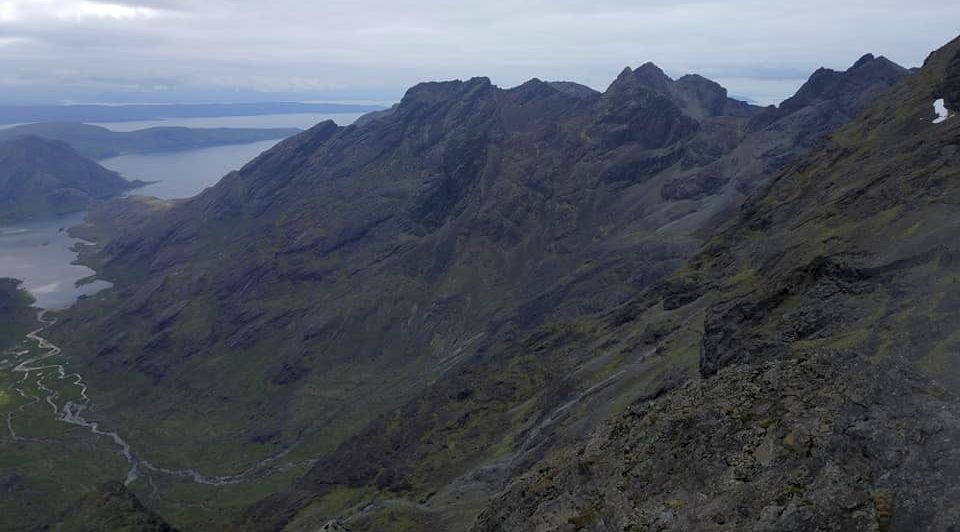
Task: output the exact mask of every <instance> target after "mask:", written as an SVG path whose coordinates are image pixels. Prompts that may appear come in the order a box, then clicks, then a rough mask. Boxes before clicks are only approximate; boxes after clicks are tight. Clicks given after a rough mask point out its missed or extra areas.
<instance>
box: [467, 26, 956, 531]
mask: <svg viewBox="0 0 960 532" xmlns="http://www.w3.org/2000/svg"><path fill="white" fill-rule="evenodd" d="M957 53H960V39H958V40H955V41H954V42H952V43H950V44H948V45H947V46H946V47H945V48H943V49H941V50H939V51H937V52H935V53H934V54H933V55H931V57H930V58H929V59H928V61H927V63H926V64H925V66H924V68H923V69H922V70H921V71H920V72H919V73H917V74H916V75H915V76H914V77H912V78H911V79H909V80H907V81H906V82H904V83H902V84H900V85H898V86H897V88H895V89H894V90H892V91H890V92H889V93H887V94H886V95H884V96H882V97H880V98H879V100H878V101H877V102H876V103H875V104H873V105H871V106H869V107H868V108H867V110H866V111H865V112H863V113H862V114H860V116H859V118H858V119H857V120H855V121H853V122H852V123H851V124H850V125H848V126H847V127H845V128H843V129H841V130H839V131H838V132H836V133H834V134H833V135H832V136H831V139H830V140H829V141H828V142H827V143H826V144H825V145H824V146H823V147H822V148H820V149H817V150H814V151H812V152H811V153H809V154H808V155H806V156H804V157H802V158H801V159H800V160H799V161H798V162H797V163H795V164H794V165H792V166H790V167H789V168H788V170H787V171H785V172H784V173H782V174H780V175H779V176H778V177H777V178H776V179H775V180H774V182H773V183H772V185H771V186H770V187H769V189H767V190H765V191H762V192H760V193H758V194H756V195H755V196H753V197H752V198H751V199H750V200H748V201H747V202H746V204H745V205H744V206H743V208H742V209H741V211H740V214H739V217H738V218H737V219H735V220H734V221H732V222H731V223H730V224H729V225H728V226H727V227H726V228H725V229H724V230H722V231H720V232H718V233H717V234H716V235H714V237H713V238H711V240H710V242H709V243H708V244H707V245H706V246H705V248H704V250H703V251H702V252H701V253H700V254H698V255H697V256H696V257H694V258H693V259H692V260H691V261H690V263H688V265H687V266H686V268H685V269H684V270H683V271H682V272H680V273H678V274H677V275H675V276H674V278H672V279H670V280H669V281H668V282H666V283H664V284H663V285H662V286H663V287H662V288H660V289H656V290H652V291H650V292H648V293H647V294H645V295H642V296H640V297H638V298H637V299H636V300H635V301H632V302H631V303H630V304H628V305H626V306H625V307H624V309H623V310H622V311H621V312H619V313H617V314H615V315H614V321H613V322H607V323H610V325H612V326H615V327H616V336H617V337H623V336H629V335H630V334H635V333H632V331H635V330H637V329H641V328H642V329H645V330H650V326H651V325H652V324H654V323H656V320H657V319H658V316H659V309H658V308H657V303H658V302H659V301H660V300H661V299H662V302H663V308H664V309H666V308H667V307H668V305H667V302H668V301H671V304H670V305H669V309H670V310H669V312H670V314H672V315H674V316H680V317H684V318H682V319H689V318H688V317H691V316H700V317H701V318H702V320H703V321H702V325H701V326H698V327H697V332H696V333H694V334H696V335H697V336H698V338H699V355H698V370H699V371H698V372H697V374H695V375H690V378H689V380H688V382H687V383H686V384H683V385H681V386H675V387H671V388H668V389H667V390H658V391H657V392H656V393H651V394H648V395H646V396H641V398H640V400H637V401H635V402H633V403H632V405H631V406H630V407H628V408H627V409H626V411H625V412H623V413H622V414H621V415H618V416H615V417H614V418H612V419H611V420H610V421H609V422H608V423H606V424H604V425H603V426H601V427H600V428H599V429H598V430H597V431H595V432H594V433H593V434H592V435H591V436H590V437H589V438H586V439H585V440H584V441H583V442H582V443H579V444H576V445H572V446H566V447H563V448H560V449H558V450H556V451H555V452H553V453H552V454H551V455H550V456H549V457H548V458H547V459H545V460H543V461H541V462H540V463H538V464H537V465H536V466H534V467H531V468H528V469H527V470H526V472H525V473H524V474H522V475H521V476H520V477H519V478H517V477H514V478H513V480H512V481H510V482H509V483H505V484H504V485H505V488H504V491H503V492H502V493H500V494H499V495H498V496H497V497H495V498H494V500H493V502H492V503H490V504H489V505H488V507H487V509H486V510H485V511H484V512H483V513H482V514H481V515H480V517H479V518H478V519H477V521H476V522H475V524H474V526H473V529H474V530H564V529H571V530H572V529H583V530H609V529H615V530H791V531H792V530H796V531H800V530H857V531H860V530H862V531H875V530H884V531H889V530H904V531H907V530H911V531H912V530H929V531H934V530H951V529H953V528H954V527H956V525H957V523H958V522H960V513H958V511H957V509H956V508H955V506H954V505H952V504H951V503H950V502H948V501H951V500H954V499H956V498H957V497H958V496H960V482H958V481H957V478H958V477H957V474H958V471H960V452H958V451H957V449H956V447H955V446H954V445H953V444H952V443H950V442H952V441H954V440H955V439H956V438H957V437H958V434H960V397H958V396H957V394H956V393H955V391H954V390H955V387H956V383H957V382H958V380H960V357H958V356H957V353H958V351H957V342H956V340H955V338H954V335H953V331H955V330H956V327H957V326H960V305H957V301H958V298H957V295H956V292H957V290H956V287H954V286H952V282H948V283H945V282H944V279H953V278H955V277H954V276H955V275H956V273H955V272H956V270H957V267H958V265H957V263H956V261H955V260H954V257H956V255H957V253H958V252H960V249H958V244H957V241H956V238H955V236H954V235H955V234H956V231H957V230H958V228H957V221H956V220H955V219H954V217H952V216H951V215H949V214H948V213H947V210H945V206H944V204H942V203H941V201H943V199H944V198H952V197H955V196H956V195H957V194H958V193H960V190H958V186H960V185H958V183H960V164H958V163H960V160H958V159H957V153H956V150H953V149H951V148H950V147H951V146H955V145H956V143H957V142H958V141H960V124H955V125H948V126H946V127H942V126H943V125H944V124H947V123H948V122H949V121H947V122H945V123H944V124H931V123H930V121H929V119H928V117H929V112H930V111H929V105H930V94H931V91H934V90H936V89H937V88H940V87H943V86H944V84H945V81H946V79H948V78H949V77H950V76H951V75H952V71H951V68H952V65H953V64H954V63H953V61H954V58H955V57H956V54H957ZM870 61H873V59H872V58H869V57H867V58H865V59H863V60H861V62H860V64H861V68H862V67H863V66H862V65H864V64H868V63H869V62H870ZM920 316H923V317H922V318H921V317H920ZM656 330H657V331H658V332H657V334H656V336H654V337H653V338H654V341H655V342H656V343H657V344H659V347H658V349H662V352H663V353H664V355H665V356H667V357H669V356H671V353H672V352H673V350H674V348H673V347H671V345H672V344H675V343H676V342H677V341H679V340H680V339H681V338H682V336H683V335H686V334H690V332H689V331H685V330H683V329H677V330H670V329H669V328H663V327H657V329H656ZM602 352H603V350H602V349H600V350H598V353H597V354H600V353H602Z"/></svg>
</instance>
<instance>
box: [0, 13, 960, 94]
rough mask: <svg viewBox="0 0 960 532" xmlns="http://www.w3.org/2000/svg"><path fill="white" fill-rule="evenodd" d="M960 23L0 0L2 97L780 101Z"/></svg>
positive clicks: (824, 16) (957, 18) (945, 17)
mask: <svg viewBox="0 0 960 532" xmlns="http://www.w3.org/2000/svg"><path fill="white" fill-rule="evenodd" d="M958 22H960V1H957V0H942V1H941V0H936V1H934V0H910V1H892V0H890V1H884V0H874V1H869V2H861V1H848V0H829V1H825V0H806V1H788V2H787V1H784V2H781V1H775V0H765V1H759V0H758V1H754V0H731V1H723V2H721V1H699V2H694V1H683V0H679V1H667V0H651V1H643V0H632V1H630V0H592V1H574V0H552V1H547V0H479V1H474V0H460V1H451V0H194V1H186V0H116V1H112V2H109V3H108V2H94V1H87V0H0V101H4V102H10V101H20V100H59V101H79V100H97V99H100V100H103V99H107V100H109V99H114V100H121V99H134V100H135V99H140V100H142V101H160V100H164V99H167V100H171V99H172V100H177V99H180V100H189V99H193V100H209V99H217V100H228V101H229V100H250V99H262V98H263V97H283V96H287V97H296V98H301V99H302V98H310V97H315V98H318V99H339V100H345V99H373V100H384V101H392V100H395V99H397V98H399V96H400V95H402V93H403V90H404V89H405V88H406V87H407V86H409V85H412V84H414V83H416V82H418V81H422V80H438V79H452V78H464V77H471V76H476V75H485V76H489V77H490V78H492V79H493V81H494V82H495V83H497V84H498V85H500V86H503V87H509V86H513V85H516V84H519V83H521V82H523V81H525V80H526V79H529V78H531V77H540V78H543V79H551V80H554V79H557V80H560V79H562V80H574V81H579V82H581V83H585V84H587V85H590V86H592V87H595V88H597V89H603V88H605V87H606V86H607V85H608V84H609V83H610V81H611V80H612V79H613V78H614V77H615V76H616V74H617V73H618V72H619V71H620V70H621V69H622V68H623V67H624V66H628V65H629V66H636V65H639V64H642V63H644V62H646V61H653V62H655V63H657V64H658V65H660V66H661V67H662V68H663V69H664V70H666V71H667V73H668V74H670V75H672V76H679V75H682V74H685V73H689V72H697V73H700V74H703V75H705V76H707V77H710V78H713V79H716V80H717V81H720V82H721V83H722V84H724V85H725V86H727V87H728V88H729V90H730V92H731V94H735V95H741V96H747V97H751V98H753V99H755V100H757V101H760V102H762V103H775V102H778V101H780V100H781V99H783V98H784V97H786V96H788V95H789V94H791V93H792V92H793V91H794V90H795V89H796V88H797V86H799V84H800V83H802V81H803V80H804V79H805V78H806V77H807V76H808V75H809V74H810V73H811V72H812V71H813V70H814V69H816V68H817V67H818V66H827V67H831V68H837V69H842V68H846V67H847V66H849V65H850V64H851V63H853V61H855V60H856V59H857V58H858V57H859V56H860V55H862V54H864V53H866V52H873V53H876V54H878V55H886V56H887V57H889V58H891V59H893V60H894V61H897V62H899V63H901V64H903V65H905V66H917V65H919V64H920V63H921V62H922V61H923V59H924V57H925V56H926V55H927V54H928V53H929V52H930V51H931V50H932V49H934V48H937V47H939V46H941V45H943V44H944V43H945V42H947V41H949V40H950V39H951V38H953V37H954V36H956V34H957V33H958V32H960V23H958ZM254 91H259V92H254Z"/></svg>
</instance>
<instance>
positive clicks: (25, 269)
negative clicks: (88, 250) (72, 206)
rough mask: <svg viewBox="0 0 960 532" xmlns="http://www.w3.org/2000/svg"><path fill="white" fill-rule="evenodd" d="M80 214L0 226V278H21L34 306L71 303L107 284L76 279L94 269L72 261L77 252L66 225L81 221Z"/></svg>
mask: <svg viewBox="0 0 960 532" xmlns="http://www.w3.org/2000/svg"><path fill="white" fill-rule="evenodd" d="M83 216H84V215H83V213H78V214H71V215H69V216H64V217H58V218H51V219H46V220H41V221H36V222H26V223H21V224H16V225H9V226H3V227H0V277H12V278H14V279H20V280H22V281H23V286H24V288H26V289H27V290H28V291H29V292H30V293H31V294H33V297H34V298H36V300H37V303H36V305H37V306H38V307H40V308H45V309H61V308H65V307H68V306H70V305H71V304H72V303H73V302H74V301H76V299H77V298H78V297H80V296H81V295H91V294H95V293H97V292H99V291H100V290H102V289H104V288H107V287H109V286H110V283H107V282H105V281H94V282H93V283H89V284H85V285H83V286H76V282H77V281H79V280H80V279H83V278H84V277H89V276H91V275H93V273H94V272H93V270H91V269H89V268H87V267H84V266H78V265H76V264H71V263H72V262H73V261H75V260H76V258H77V254H76V253H74V252H73V251H71V249H70V248H71V247H73V245H74V244H76V243H77V242H80V241H79V240H77V239H75V238H70V236H69V235H67V232H66V228H67V227H70V226H73V225H77V224H79V223H80V222H82V221H83Z"/></svg>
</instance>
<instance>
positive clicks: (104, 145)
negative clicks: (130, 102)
mask: <svg viewBox="0 0 960 532" xmlns="http://www.w3.org/2000/svg"><path fill="white" fill-rule="evenodd" d="M300 131H301V130H299V129H294V128H276V129H255V128H211V129H196V128H186V127H152V128H147V129H140V130H137V131H122V132H121V131H110V130H109V129H107V128H103V127H99V126H91V125H89V124H80V123H76V122H44V123H39V124H28V125H23V126H15V127H11V128H7V129H0V142H2V141H4V140H9V139H12V138H15V137H20V136H25V135H32V136H37V137H43V138H47V139H52V140H59V141H63V142H66V143H67V144H69V145H70V146H71V147H72V148H73V149H75V150H76V151H77V152H78V153H80V154H81V155H83V156H84V157H89V158H90V159H106V158H108V157H114V156H117V155H123V154H127V153H153V152H167V151H179V150H193V149H197V148H206V147H210V146H221V145H225V144H244V143H248V142H257V141H261V140H273V139H281V138H285V137H289V136H291V135H296V134H297V133H299V132H300Z"/></svg>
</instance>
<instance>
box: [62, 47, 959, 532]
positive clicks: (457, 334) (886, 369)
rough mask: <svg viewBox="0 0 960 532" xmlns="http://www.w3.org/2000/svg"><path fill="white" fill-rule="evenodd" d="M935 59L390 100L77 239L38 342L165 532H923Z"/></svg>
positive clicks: (949, 237) (658, 76) (467, 87)
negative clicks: (77, 286)
mask: <svg viewBox="0 0 960 532" xmlns="http://www.w3.org/2000/svg"><path fill="white" fill-rule="evenodd" d="M958 54H960V41H955V42H953V43H950V44H949V45H947V46H946V47H945V48H943V49H941V50H939V51H938V52H936V53H934V54H933V55H931V56H930V58H929V59H928V61H927V63H926V64H925V65H924V67H923V68H922V69H921V70H920V71H919V72H916V73H911V72H910V71H909V70H907V69H904V68H902V67H900V66H898V65H896V64H894V63H892V62H891V61H889V60H887V59H885V58H883V57H874V56H872V55H866V56H864V57H863V58H861V59H860V60H858V61H857V62H856V63H855V64H854V65H853V66H851V67H850V68H849V69H847V70H845V71H842V72H841V71H831V70H826V69H821V70H818V71H817V72H815V73H814V74H813V75H812V76H811V77H810V79H809V80H808V81H807V83H806V84H804V85H803V87H801V88H800V90H799V91H798V92H797V94H796V95H795V96H793V97H792V98H790V99H788V100H786V101H785V102H783V103H782V104H781V105H780V106H777V107H767V108H762V107H757V106H754V105H750V104H747V103H744V102H742V101H738V100H735V99H732V98H730V97H729V96H728V95H727V91H726V90H725V89H724V88H723V87H721V86H720V85H718V84H717V83H715V82H713V81H711V80H708V79H706V78H704V77H701V76H697V75H687V76H683V77H681V78H679V79H672V78H671V77H669V76H667V75H666V74H665V73H664V72H663V71H662V70H661V69H659V68H658V67H657V66H656V65H653V64H652V63H647V64H644V65H642V66H640V67H638V68H636V69H630V68H628V69H626V70H624V71H623V72H622V73H621V74H620V75H619V76H618V77H617V78H616V80H615V81H614V82H613V83H612V84H611V85H610V86H609V88H607V90H605V91H604V92H602V93H601V92H597V91H594V90H592V89H589V88H587V87H583V86H581V85H577V84H575V83H570V82H564V83H556V82H545V81H541V80H537V79H534V80H531V81H529V82H527V83H524V84H522V85H520V86H518V87H514V88H511V89H502V88H499V87H496V86H494V85H493V84H491V82H490V81H489V80H488V79H486V78H474V79H470V80H466V81H451V82H443V83H423V84H420V85H417V86H415V87H413V88H411V89H410V90H409V91H408V92H407V93H406V95H405V96H404V97H403V99H402V101H401V102H400V103H399V104H398V105H396V106H395V107H393V108H391V109H389V110H387V111H381V112H377V113H375V114H373V115H370V116H367V117H365V118H364V119H362V120H360V121H358V122H357V124H354V125H352V126H349V127H338V126H337V125H335V124H334V123H333V122H324V123H321V124H318V125H317V126H315V127H313V128H312V129H310V130H308V131H306V132H304V133H302V134H299V135H297V136H294V137H292V138H290V139H288V140H285V141H283V142H282V143H280V144H279V145H278V146H276V147H275V148H273V149H271V150H269V151H267V152H266V153H264V154H263V155H261V156H260V157H258V158H257V159H255V160H254V161H252V162H250V163H249V164H247V165H246V166H244V167H243V168H242V169H241V170H239V171H237V172H233V173H231V174H228V175H227V176H225V177H224V178H223V179H222V180H221V182H220V183H219V184H217V185H216V186H215V187H212V188H210V189H208V190H206V191H205V192H203V193H202V194H200V195H199V196H197V197H195V198H192V199H189V200H185V201H182V202H175V203H170V204H164V205H162V206H156V205H154V208H152V209H150V210H149V212H147V213H144V212H143V209H142V203H141V202H138V201H128V202H125V203H115V204H112V205H110V206H108V207H107V209H109V211H108V212H110V215H109V216H104V215H100V216H98V215H97V214H96V213H95V214H94V215H93V216H92V217H91V219H90V221H91V223H92V224H93V225H92V226H91V227H87V228H85V229H86V231H87V232H88V234H92V235H97V238H98V239H99V242H98V246H97V247H96V248H95V249H88V250H86V251H85V252H84V255H83V257H84V261H85V263H87V264H89V265H91V266H93V267H94V268H96V269H97V271H98V275H99V276H101V277H102V278H105V279H108V280H110V281H113V282H114V283H115V287H114V288H112V289H111V290H109V291H107V292H105V293H104V294H102V295H98V296H96V297H93V298H87V299H84V300H81V301H80V302H79V303H78V305H76V306H75V307H74V308H73V309H71V310H70V311H68V312H66V313H63V314H62V315H61V316H60V319H59V321H58V322H57V324H56V325H55V326H54V327H53V328H52V329H50V330H49V332H48V334H49V336H50V337H51V338H52V339H53V340H54V341H56V342H58V343H59V344H63V345H68V346H69V347H68V348H67V349H69V352H70V356H71V357H72V360H74V361H75V363H76V364H77V365H78V366H79V367H81V368H82V372H83V374H84V376H85V378H86V379H87V381H89V383H90V388H91V390H95V392H96V407H95V409H93V410H92V411H91V412H89V416H90V418H91V419H93V418H96V419H98V420H103V422H104V423H107V422H109V424H110V426H111V427H112V429H113V430H117V431H118V432H119V433H122V434H123V435H124V438H125V439H126V441H128V442H129V443H130V445H131V446H132V447H133V448H135V449H140V450H141V451H140V453H141V454H142V455H143V456H144V458H148V459H149V464H151V465H152V467H153V469H149V468H146V469H145V470H146V471H153V473H152V474H151V473H145V474H144V475H143V477H142V478H139V479H136V480H135V481H134V482H132V483H131V485H130V489H131V490H133V492H134V493H137V494H144V495H149V494H152V495H151V498H150V499H149V500H150V501H152V502H149V503H148V506H150V508H151V510H152V511H155V512H158V513H159V515H161V516H162V517H163V518H164V519H166V520H167V522H169V523H170V524H171V525H172V526H176V527H177V528H178V529H184V530H189V529H210V528H214V529H218V528H229V529H238V530H292V531H296V530H318V529H327V530H352V531H361V530H450V531H454V530H471V529H473V530H478V531H481V530H483V531H485V530H491V531H492V530H531V529H533V530H697V529H716V530H798V531H799V530H865V531H866V530H917V529H921V530H944V529H948V525H949V524H951V523H956V522H957V519H960V516H958V515H957V514H956V512H955V510H954V509H953V507H952V505H951V504H950V502H951V501H953V500H956V499H957V497H958V495H960V493H958V490H960V483H957V481H956V478H957V473H958V472H960V454H958V452H957V451H956V450H955V449H954V448H953V446H952V445H951V443H950V442H951V441H953V440H954V439H955V438H956V437H958V436H960V424H958V423H960V418H958V416H960V403H958V402H957V400H956V398H955V397H954V395H953V388H954V386H953V385H954V384H956V383H957V382H960V369H958V368H960V366H958V360H957V357H956V356H955V355H956V339H955V338H954V336H955V335H954V331H955V330H956V329H957V325H960V324H958V323H957V321H958V320H960V313H958V308H960V307H958V306H957V305H954V304H953V303H954V302H955V301H954V299H955V298H954V297H953V293H954V292H955V288H956V287H955V286H954V284H955V280H956V278H957V276H956V275H955V273H954V271H953V270H954V268H955V267H954V262H953V261H952V257H953V255H954V254H955V253H956V252H958V251H960V250H957V249H955V248H956V246H957V242H956V239H955V238H954V237H953V235H955V234H956V229H957V228H956V227H954V225H955V220H954V218H955V216H952V214H951V209H952V205H953V204H954V203H955V201H954V200H955V198H953V196H954V195H955V194H956V193H957V190H956V189H957V187H956V186H955V184H956V183H957V182H958V181H957V178H958V177H960V176H958V171H960V170H958V168H960V164H958V163H960V159H958V157H960V151H958V147H957V145H958V138H960V137H958V128H960V126H958V124H960V121H956V120H947V121H945V122H943V123H941V124H933V123H932V119H933V108H932V107H931V102H932V101H933V100H934V99H935V98H938V97H942V98H945V99H946V101H947V106H948V108H951V109H954V108H956V105H957V104H956V103H955V102H956V98H955V95H956V94H960V92H958V91H960V86H957V80H958V79H960V74H958V72H960V59H958V58H960V55H958ZM125 211H126V212H125ZM101 212H103V211H101ZM118 220H128V221H130V223H116V221H118ZM111 221H112V223H111ZM164 471H189V472H191V473H187V474H182V475H179V477H178V476H177V475H170V474H167V475H166V476H164ZM291 471H292V472H293V473H294V474H291ZM197 472H202V473H203V475H200V473H197ZM194 473H196V475H193V474H194ZM188 477H189V478H194V479H201V480H204V482H200V481H197V482H196V483H195V485H194V484H191V485H189V486H186V487H185V486H183V485H182V484H177V482H182V480H178V478H188ZM208 479H213V480H208ZM158 493H159V495H158ZM112 497H114V498H119V500H122V501H127V499H126V498H125V497H126V494H125V493H114V495H113V496H112ZM123 505H124V506H125V507H129V505H128V504H127V502H123ZM135 508H136V510H137V511H136V512H135V513H136V518H137V519H149V520H151V521H150V522H151V523H157V522H159V521H157V520H156V518H154V517H153V516H152V514H149V513H148V514H147V517H143V515H145V514H144V512H141V508H140V507H139V506H137V507H135ZM151 526H153V525H151ZM157 526H159V525H157ZM163 526H167V525H165V524H164V525H163ZM911 527H913V528H911Z"/></svg>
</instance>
